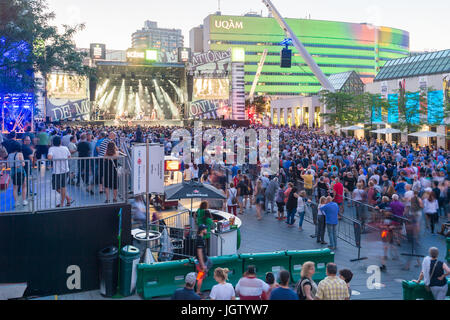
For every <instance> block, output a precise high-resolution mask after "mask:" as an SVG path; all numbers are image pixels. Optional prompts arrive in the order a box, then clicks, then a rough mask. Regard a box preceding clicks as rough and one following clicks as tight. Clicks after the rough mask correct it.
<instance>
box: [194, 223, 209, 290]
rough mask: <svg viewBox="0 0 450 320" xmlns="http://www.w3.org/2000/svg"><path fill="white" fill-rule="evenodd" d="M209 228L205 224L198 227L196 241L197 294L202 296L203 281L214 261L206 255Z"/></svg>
mask: <svg viewBox="0 0 450 320" xmlns="http://www.w3.org/2000/svg"><path fill="white" fill-rule="evenodd" d="M207 232H208V227H207V226H206V225H204V224H201V225H199V226H198V231H197V238H196V239H195V257H196V261H195V267H196V268H197V272H198V274H197V294H198V295H200V294H201V292H202V291H201V290H202V284H203V280H204V279H205V278H206V276H207V275H208V271H209V269H210V268H211V267H212V261H211V259H209V258H208V255H207V254H206V250H207V249H206V241H205V236H206V233H207Z"/></svg>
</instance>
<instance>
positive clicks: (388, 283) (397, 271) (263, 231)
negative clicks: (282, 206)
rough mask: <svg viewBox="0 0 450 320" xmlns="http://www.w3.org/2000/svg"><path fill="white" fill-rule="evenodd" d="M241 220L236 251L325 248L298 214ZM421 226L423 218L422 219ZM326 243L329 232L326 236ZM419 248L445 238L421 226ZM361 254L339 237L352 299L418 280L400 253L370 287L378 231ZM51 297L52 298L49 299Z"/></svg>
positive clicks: (250, 213) (398, 291) (397, 291)
mask: <svg viewBox="0 0 450 320" xmlns="http://www.w3.org/2000/svg"><path fill="white" fill-rule="evenodd" d="M345 210H346V212H345V215H346V216H352V215H353V209H351V208H348V207H347V206H346V207H345ZM239 217H240V218H241V219H242V227H241V235H242V241H241V247H240V249H239V253H259V252H273V251H283V250H308V249H319V248H323V247H326V245H320V244H318V243H316V239H313V238H311V235H312V234H314V225H313V224H311V223H309V222H307V221H305V222H304V224H303V227H304V230H303V231H299V230H298V225H297V223H298V217H297V221H296V227H295V228H289V227H288V226H287V224H286V223H284V222H281V221H278V220H277V219H275V215H273V214H271V213H269V214H265V215H263V220H262V221H258V220H257V219H256V211H255V208H254V207H253V208H252V209H247V210H246V212H245V214H244V215H240V216H239ZM422 225H423V226H424V221H422ZM325 237H326V239H325V240H326V241H327V242H328V235H327V234H326V235H325ZM420 243H421V248H419V249H418V250H417V251H419V253H421V254H424V255H426V253H427V249H428V248H429V247H431V246H436V247H438V248H439V250H440V252H441V257H440V258H441V259H442V258H444V256H445V250H446V244H445V238H444V237H443V236H440V235H431V234H430V232H429V231H425V229H424V227H423V228H422V235H421V240H420ZM361 247H362V249H361V256H362V257H367V258H368V259H367V260H362V261H357V262H351V261H350V260H351V259H355V258H356V257H357V254H358V251H357V248H356V247H354V246H352V245H350V244H349V243H346V242H344V241H342V240H341V239H338V248H337V250H336V251H335V262H336V264H337V265H338V268H339V269H343V268H348V269H350V270H352V271H353V273H354V277H353V280H352V282H351V288H352V291H353V295H352V299H353V300H401V299H402V298H403V294H402V286H401V282H402V280H412V279H417V277H418V275H419V273H420V268H419V267H416V266H415V265H416V261H415V260H412V261H411V267H410V270H409V271H404V270H402V268H403V267H404V266H405V263H406V262H407V259H408V257H406V256H401V255H399V259H398V260H393V259H392V258H391V257H390V258H389V260H388V261H387V264H386V266H387V269H386V271H384V272H382V273H381V283H380V285H376V286H375V289H369V288H368V286H367V280H368V278H369V276H370V275H371V273H370V274H369V273H367V268H368V267H369V266H371V265H377V266H379V265H380V258H381V256H382V255H383V247H382V242H381V240H380V235H379V232H377V231H371V232H369V233H367V234H363V235H362V244H361ZM396 248H397V249H398V253H399V254H401V253H408V252H410V250H411V248H410V245H409V244H408V243H406V242H404V243H402V245H401V246H400V247H396ZM52 299H53V298H52ZM58 299H60V300H98V299H104V298H103V297H102V296H101V295H100V293H99V291H90V292H85V293H79V294H70V295H64V296H59V297H58ZM126 299H127V300H139V299H141V298H140V297H139V296H138V295H134V296H132V297H128V298H126Z"/></svg>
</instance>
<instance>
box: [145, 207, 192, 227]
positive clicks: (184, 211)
mask: <svg viewBox="0 0 450 320" xmlns="http://www.w3.org/2000/svg"><path fill="white" fill-rule="evenodd" d="M187 212H190V210H189V209H184V210H183V211H181V212H178V213H177V214H174V215H173V216H169V217H165V218H163V219H159V220H156V221H152V222H150V224H157V223H158V222H160V221H165V220H169V219H172V218H176V217H178V216H181V215H182V214H185V213H187Z"/></svg>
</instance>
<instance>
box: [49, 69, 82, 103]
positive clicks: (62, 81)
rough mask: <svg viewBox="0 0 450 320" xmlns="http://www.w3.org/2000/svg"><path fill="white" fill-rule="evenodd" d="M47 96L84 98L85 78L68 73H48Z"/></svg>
mask: <svg viewBox="0 0 450 320" xmlns="http://www.w3.org/2000/svg"><path fill="white" fill-rule="evenodd" d="M47 96H48V98H50V99H71V100H78V99H86V98H87V97H88V90H87V79H86V78H85V77H80V76H73V75H68V74H56V73H53V74H50V75H49V76H48V78H47Z"/></svg>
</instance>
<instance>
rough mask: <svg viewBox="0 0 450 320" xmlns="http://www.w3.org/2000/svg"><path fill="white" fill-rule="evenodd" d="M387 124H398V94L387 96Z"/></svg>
mask: <svg viewBox="0 0 450 320" xmlns="http://www.w3.org/2000/svg"><path fill="white" fill-rule="evenodd" d="M388 102H389V108H388V123H397V122H398V94H390V95H388Z"/></svg>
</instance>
